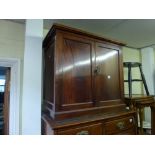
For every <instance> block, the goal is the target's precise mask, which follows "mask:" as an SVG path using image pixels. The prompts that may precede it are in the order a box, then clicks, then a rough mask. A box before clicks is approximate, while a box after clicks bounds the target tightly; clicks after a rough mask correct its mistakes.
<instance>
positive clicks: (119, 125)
mask: <svg viewBox="0 0 155 155" xmlns="http://www.w3.org/2000/svg"><path fill="white" fill-rule="evenodd" d="M134 126H135V124H134V117H126V118H122V119H118V120H115V121H110V122H107V123H106V124H105V133H106V134H117V133H120V132H122V131H124V130H127V129H130V128H134Z"/></svg>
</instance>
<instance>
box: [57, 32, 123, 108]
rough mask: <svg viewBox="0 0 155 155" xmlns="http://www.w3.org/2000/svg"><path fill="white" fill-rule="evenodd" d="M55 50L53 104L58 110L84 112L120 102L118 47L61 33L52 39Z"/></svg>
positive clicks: (80, 36) (81, 36)
mask: <svg viewBox="0 0 155 155" xmlns="http://www.w3.org/2000/svg"><path fill="white" fill-rule="evenodd" d="M55 49H56V51H55V72H56V78H55V95H56V99H55V102H56V104H58V105H59V106H58V107H59V108H60V109H62V110H65V109H66V110H69V109H81V108H88V107H92V106H95V105H100V104H102V105H104V104H108V103H110V102H112V101H117V100H120V98H121V93H122V92H121V91H122V88H121V76H122V75H121V74H122V72H121V71H120V70H121V67H120V66H121V64H120V63H121V61H120V60H121V59H120V56H121V55H120V50H119V48H118V46H114V45H112V44H110V43H105V42H102V41H100V40H95V39H92V38H88V37H85V36H83V35H77V34H74V33H68V32H63V31H62V32H59V33H58V34H57V35H56V43H55ZM57 102H59V103H57Z"/></svg>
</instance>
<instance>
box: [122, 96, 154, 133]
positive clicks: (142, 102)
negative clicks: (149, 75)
mask: <svg viewBox="0 0 155 155" xmlns="http://www.w3.org/2000/svg"><path fill="white" fill-rule="evenodd" d="M125 101H126V103H127V105H128V106H129V107H130V108H133V109H134V110H136V111H137V119H138V115H139V121H140V131H139V134H143V118H144V108H145V107H150V108H151V134H155V123H154V120H155V110H154V107H155V97H154V95H149V96H146V95H143V94H142V95H141V94H135V95H132V97H128V95H127V96H126V97H125ZM137 126H138V122H137Z"/></svg>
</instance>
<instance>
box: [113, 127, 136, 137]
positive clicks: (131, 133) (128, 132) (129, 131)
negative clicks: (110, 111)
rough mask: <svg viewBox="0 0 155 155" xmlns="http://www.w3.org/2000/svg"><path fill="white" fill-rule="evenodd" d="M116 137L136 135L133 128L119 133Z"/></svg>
mask: <svg viewBox="0 0 155 155" xmlns="http://www.w3.org/2000/svg"><path fill="white" fill-rule="evenodd" d="M116 135H136V131H135V128H131V129H129V130H125V131H123V132H119V133H118V134H116Z"/></svg>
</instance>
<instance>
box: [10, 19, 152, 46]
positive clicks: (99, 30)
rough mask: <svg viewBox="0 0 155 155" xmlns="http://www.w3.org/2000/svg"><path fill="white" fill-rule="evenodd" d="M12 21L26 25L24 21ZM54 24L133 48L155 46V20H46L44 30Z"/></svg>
mask: <svg viewBox="0 0 155 155" xmlns="http://www.w3.org/2000/svg"><path fill="white" fill-rule="evenodd" d="M12 21H14V22H19V23H25V20H24V19H18V20H12ZM53 23H60V24H65V25H67V26H71V27H75V28H79V29H82V30H85V31H88V32H91V33H95V34H97V35H100V36H105V37H107V38H110V39H114V40H118V41H122V42H125V43H126V44H127V46H129V47H133V48H143V47H147V46H154V45H155V19H44V28H45V29H50V27H51V26H52V24H53Z"/></svg>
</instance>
